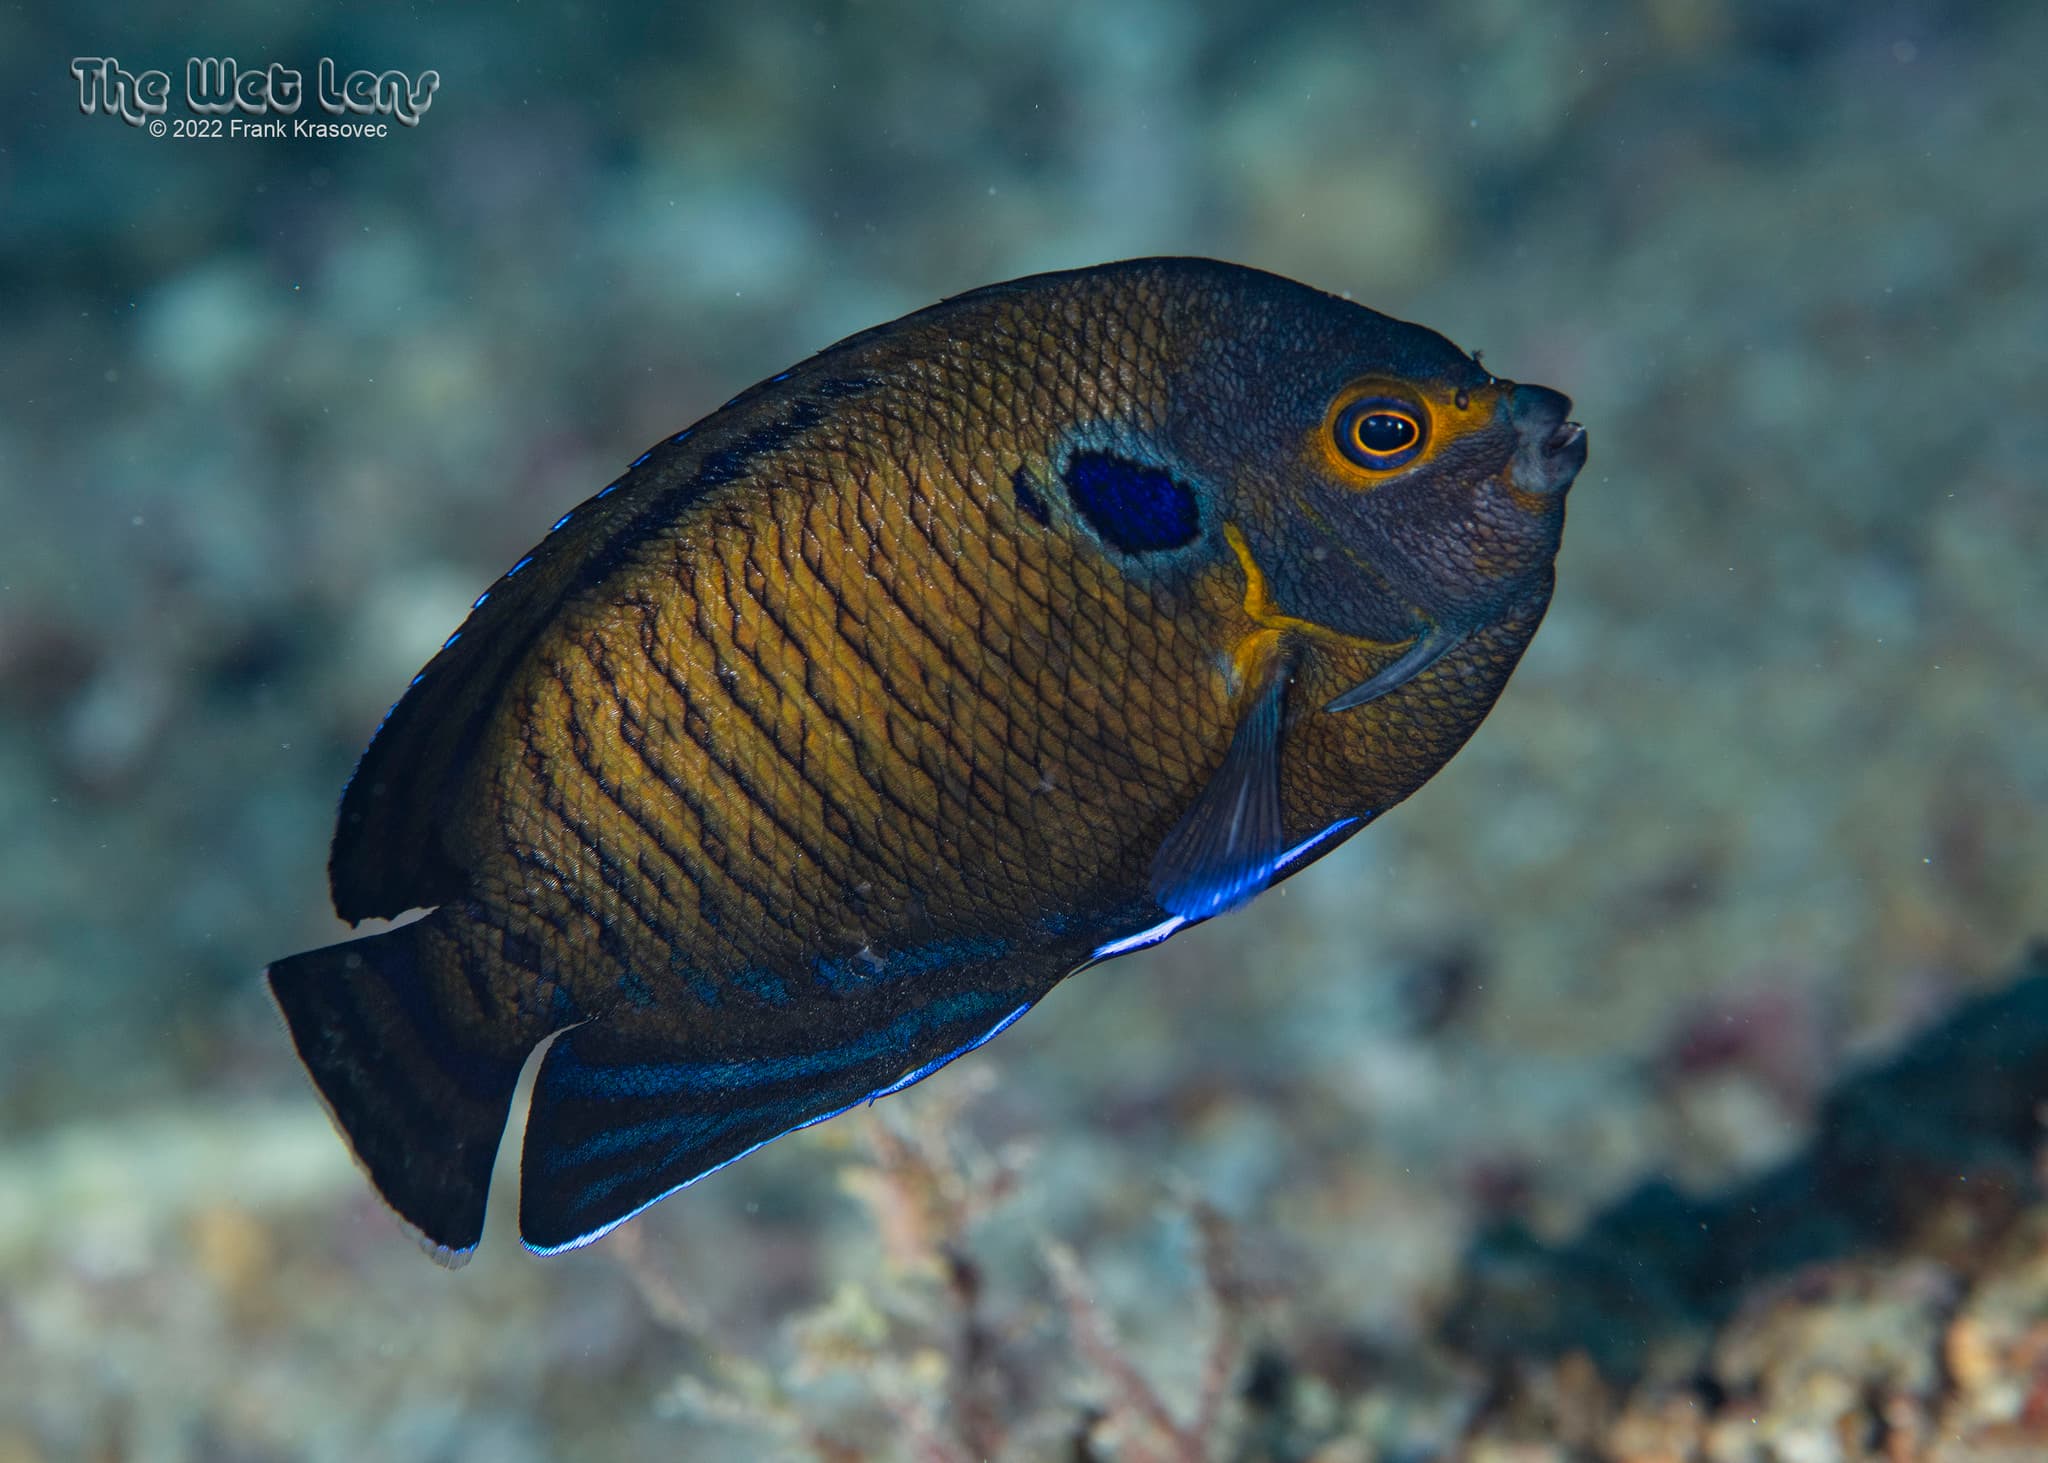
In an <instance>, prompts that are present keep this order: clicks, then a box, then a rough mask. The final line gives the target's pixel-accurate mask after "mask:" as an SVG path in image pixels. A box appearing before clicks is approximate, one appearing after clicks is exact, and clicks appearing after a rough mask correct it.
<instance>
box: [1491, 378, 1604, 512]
mask: <svg viewBox="0 0 2048 1463" xmlns="http://www.w3.org/2000/svg"><path fill="white" fill-rule="evenodd" d="M1571 410H1572V399H1571V398H1570V397H1569V396H1566V395H1565V394H1564V393H1563V392H1562V391H1552V390H1551V389H1550V388H1549V387H1548V386H1517V387H1515V389H1514V391H1513V393H1512V394H1511V395H1510V397H1509V400H1508V414H1509V417H1510V418H1511V419H1512V420H1513V422H1514V424H1515V430H1516V433H1517V434H1518V436H1519V437H1520V445H1519V446H1518V447H1517V448H1516V450H1515V458H1514V463H1513V465H1512V467H1511V469H1510V471H1511V472H1512V474H1513V476H1514V482H1515V486H1516V487H1518V488H1521V489H1522V490H1523V491H1525V492H1530V493H1540V494H1543V495H1544V496H1546V497H1549V496H1553V495H1556V494H1561V493H1563V492H1564V491H1565V489H1567V488H1569V487H1570V486H1571V485H1572V480H1573V479H1574V478H1576V477H1577V476H1578V475H1579V469H1581V468H1583V467H1584V466H1585V465H1586V429H1585V428H1584V427H1582V426H1580V425H1579V424H1578V423H1577V422H1575V421H1572V420H1570V417H1571Z"/></svg>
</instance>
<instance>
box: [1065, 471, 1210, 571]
mask: <svg viewBox="0 0 2048 1463" xmlns="http://www.w3.org/2000/svg"><path fill="white" fill-rule="evenodd" d="M1060 476H1061V478H1062V479H1063V480H1064V481H1065V482H1066V485H1067V491H1068V492H1069V493H1070V494H1071V495H1072V497H1073V500H1074V506H1075V507H1076V508H1077V509H1079V510H1080V512H1081V516H1082V517H1083V518H1085V519H1087V520H1088V525H1089V527H1091V528H1093V529H1094V530H1095V531H1096V533H1098V534H1100V535H1101V536H1102V538H1103V539H1104V541H1106V542H1107V543H1109V544H1110V545H1111V546H1113V547H1115V548H1118V549H1121V550H1122V551H1123V552H1124V553H1127V554H1152V553H1159V552H1161V551H1163V550H1166V549H1177V548H1181V547H1183V546H1184V545H1187V544H1191V543H1193V542H1194V541H1195V537H1196V535H1197V534H1199V533H1200V532H1201V529H1202V520H1201V514H1200V512H1199V511H1198V509H1197V508H1196V505H1195V494H1194V490H1193V489H1191V488H1189V487H1188V486H1187V484H1185V483H1182V482H1180V481H1178V480H1176V479H1175V478H1174V476H1173V474H1172V473H1170V472H1167V471H1166V470H1165V469H1164V468H1161V467H1154V466H1152V465H1151V464H1149V463H1143V462H1133V461H1131V460H1130V459H1129V458H1127V457H1118V456H1115V455H1114V454H1112V453H1108V452H1076V453H1075V454H1074V455H1073V456H1072V457H1070V458H1068V459H1067V468H1066V471H1065V472H1063V473H1061V474H1060Z"/></svg>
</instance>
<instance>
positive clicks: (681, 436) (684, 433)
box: [669, 427, 697, 442]
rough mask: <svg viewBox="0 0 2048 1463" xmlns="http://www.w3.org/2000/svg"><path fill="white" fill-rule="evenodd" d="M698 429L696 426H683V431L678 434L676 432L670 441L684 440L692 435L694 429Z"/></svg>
mask: <svg viewBox="0 0 2048 1463" xmlns="http://www.w3.org/2000/svg"><path fill="white" fill-rule="evenodd" d="M696 430H697V429H696V428H695V427H685V428H683V429H682V431H680V432H678V433H676V434H675V435H674V436H673V437H671V438H669V441H671V442H680V441H682V440H683V439H684V438H686V437H688V436H689V435H690V433H692V432H694V431H696Z"/></svg>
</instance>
